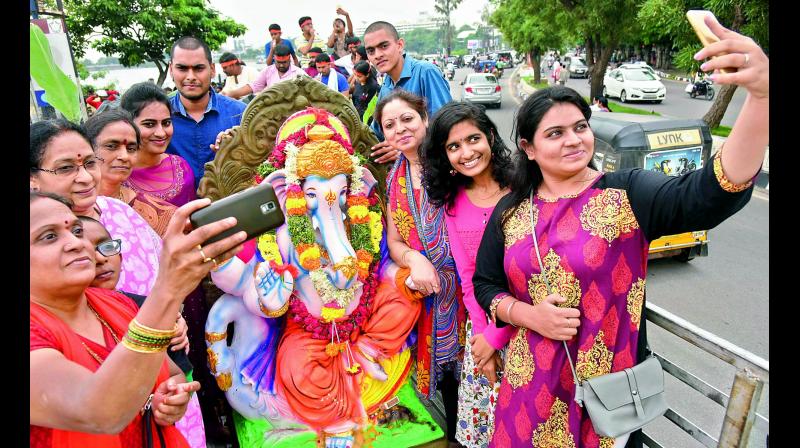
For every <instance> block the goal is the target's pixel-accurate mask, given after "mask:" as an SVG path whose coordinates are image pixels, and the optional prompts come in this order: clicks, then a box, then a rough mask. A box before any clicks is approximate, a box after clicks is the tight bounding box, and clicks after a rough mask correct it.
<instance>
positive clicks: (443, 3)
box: [434, 0, 463, 56]
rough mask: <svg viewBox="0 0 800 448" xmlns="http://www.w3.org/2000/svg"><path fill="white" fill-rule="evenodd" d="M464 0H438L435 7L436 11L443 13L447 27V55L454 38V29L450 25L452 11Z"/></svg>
mask: <svg viewBox="0 0 800 448" xmlns="http://www.w3.org/2000/svg"><path fill="white" fill-rule="evenodd" d="M462 1H463V0H436V4H435V5H434V8H435V9H436V12H437V13H439V14H441V16H442V19H444V25H445V27H444V29H445V43H446V46H447V56H450V49H451V46H452V40H453V30H452V28H451V26H450V13H451V12H452V11H454V10H455V9H456V8H458V5H460V4H461V2H462Z"/></svg>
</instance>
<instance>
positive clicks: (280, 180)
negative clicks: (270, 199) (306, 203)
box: [264, 170, 286, 213]
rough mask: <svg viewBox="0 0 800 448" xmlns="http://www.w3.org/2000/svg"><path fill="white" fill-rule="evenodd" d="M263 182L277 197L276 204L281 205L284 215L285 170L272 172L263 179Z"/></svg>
mask: <svg viewBox="0 0 800 448" xmlns="http://www.w3.org/2000/svg"><path fill="white" fill-rule="evenodd" d="M264 182H267V183H269V184H271V185H272V189H273V190H275V196H277V197H278V202H280V203H281V208H282V209H283V212H284V213H286V170H277V171H273V172H272V173H270V175H269V176H267V178H266V179H264Z"/></svg>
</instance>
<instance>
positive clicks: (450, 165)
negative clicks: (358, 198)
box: [420, 102, 513, 447]
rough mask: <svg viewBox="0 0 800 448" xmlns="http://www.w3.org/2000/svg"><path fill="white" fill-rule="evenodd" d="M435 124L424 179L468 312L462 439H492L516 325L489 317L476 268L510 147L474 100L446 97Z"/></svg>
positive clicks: (472, 443) (505, 180) (483, 442)
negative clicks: (505, 356) (475, 283)
mask: <svg viewBox="0 0 800 448" xmlns="http://www.w3.org/2000/svg"><path fill="white" fill-rule="evenodd" d="M428 132H429V137H430V138H429V139H428V140H427V141H426V143H425V144H424V145H423V146H422V148H421V151H420V152H421V154H420V155H421V161H422V184H423V185H424V187H425V189H426V191H427V194H428V199H429V201H430V202H431V203H432V204H433V205H434V206H437V207H445V214H444V215H445V223H446V226H447V235H448V238H449V241H450V250H451V252H452V254H453V258H454V259H455V262H456V268H457V271H458V276H459V279H460V282H461V290H462V291H463V294H464V305H465V306H466V308H467V312H468V319H467V324H466V333H467V334H466V340H467V341H468V343H467V347H466V350H464V364H463V367H462V369H461V381H460V383H459V388H458V424H457V426H456V439H457V440H458V442H459V443H461V444H462V445H464V446H466V447H485V446H487V445H488V444H489V441H490V440H491V435H492V431H493V429H494V418H493V416H494V403H495V400H496V399H497V390H498V387H499V385H500V381H499V375H501V369H502V356H501V349H502V348H503V347H504V346H505V345H506V343H507V342H508V340H509V339H510V337H511V332H510V331H511V328H513V327H510V326H507V327H506V328H503V329H498V328H497V327H495V325H494V324H493V323H492V322H491V320H490V319H489V318H488V317H487V315H486V313H485V312H484V311H483V309H482V308H481V307H480V305H478V303H477V301H476V299H475V294H474V292H473V287H472V274H473V272H474V271H475V258H476V256H477V253H478V247H479V246H480V242H481V238H482V236H483V231H484V229H485V228H486V223H487V222H488V221H489V217H490V216H491V214H492V211H493V210H494V207H495V205H496V204H497V202H498V201H499V200H500V198H502V197H503V196H504V195H505V194H506V193H508V185H509V182H510V176H511V166H512V164H511V159H510V151H509V150H508V148H507V147H506V146H505V144H503V141H502V139H501V138H500V136H499V135H498V132H497V127H496V126H495V124H494V123H493V122H492V121H491V120H490V119H489V117H488V116H487V115H486V112H485V109H484V108H483V107H481V106H477V105H474V104H470V103H456V102H451V103H448V104H446V105H444V106H443V107H442V108H441V109H440V110H439V112H438V113H437V114H436V116H435V117H434V119H433V121H432V122H431V125H430V128H429V131H428Z"/></svg>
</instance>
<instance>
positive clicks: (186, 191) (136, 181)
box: [125, 154, 197, 207]
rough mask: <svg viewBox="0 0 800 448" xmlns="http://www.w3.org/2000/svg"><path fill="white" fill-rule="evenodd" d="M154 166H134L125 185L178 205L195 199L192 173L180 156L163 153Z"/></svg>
mask: <svg viewBox="0 0 800 448" xmlns="http://www.w3.org/2000/svg"><path fill="white" fill-rule="evenodd" d="M165 156H166V157H165V158H164V159H163V160H162V161H161V163H159V164H158V165H155V166H150V167H140V168H134V169H133V171H132V172H131V176H130V177H129V178H128V180H127V181H126V182H125V185H126V186H128V187H130V188H132V189H134V190H136V191H140V192H143V193H147V194H150V195H152V196H155V197H158V198H160V199H163V200H165V201H167V202H170V203H172V204H173V205H175V206H176V207H180V206H181V205H183V204H186V203H187V202H190V201H194V200H195V199H197V193H195V191H194V173H192V169H191V168H190V167H189V163H188V162H186V160H184V159H183V157H181V156H177V155H175V154H165Z"/></svg>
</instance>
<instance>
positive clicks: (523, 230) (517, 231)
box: [503, 199, 539, 249]
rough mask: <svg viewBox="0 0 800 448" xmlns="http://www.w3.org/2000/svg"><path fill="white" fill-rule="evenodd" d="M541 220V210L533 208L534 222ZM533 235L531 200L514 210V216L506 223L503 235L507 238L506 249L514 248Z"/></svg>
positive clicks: (523, 202)
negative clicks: (519, 242)
mask: <svg viewBox="0 0 800 448" xmlns="http://www.w3.org/2000/svg"><path fill="white" fill-rule="evenodd" d="M538 220H539V209H538V208H537V207H536V206H535V205H534V207H533V222H534V225H536V222H537V221H538ZM530 234H531V200H530V199H525V200H524V201H522V203H521V204H520V205H519V207H517V209H516V210H514V214H513V215H512V216H511V217H510V218H509V219H508V221H506V224H505V225H504V226H503V235H504V236H505V246H506V249H508V248H509V247H511V246H513V245H514V243H516V242H517V241H519V240H521V239H523V238H525V237H526V236H528V235H530Z"/></svg>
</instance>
